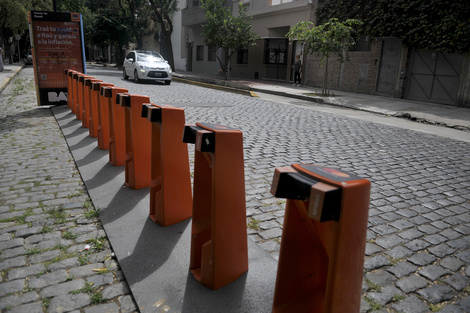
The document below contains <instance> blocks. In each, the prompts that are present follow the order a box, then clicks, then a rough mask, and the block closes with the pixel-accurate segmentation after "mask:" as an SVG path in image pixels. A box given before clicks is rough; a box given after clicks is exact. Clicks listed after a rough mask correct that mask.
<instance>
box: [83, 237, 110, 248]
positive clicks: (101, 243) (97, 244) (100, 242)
mask: <svg viewBox="0 0 470 313" xmlns="http://www.w3.org/2000/svg"><path fill="white" fill-rule="evenodd" d="M86 242H87V243H89V244H91V245H92V246H93V249H94V250H96V251H102V250H104V249H105V245H106V237H100V238H98V239H96V238H92V239H88V240H87V241H86Z"/></svg>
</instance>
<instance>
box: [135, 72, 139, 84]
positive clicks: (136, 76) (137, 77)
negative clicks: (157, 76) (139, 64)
mask: <svg viewBox="0 0 470 313" xmlns="http://www.w3.org/2000/svg"><path fill="white" fill-rule="evenodd" d="M134 81H135V82H136V83H138V82H140V79H139V75H138V74H137V70H134Z"/></svg>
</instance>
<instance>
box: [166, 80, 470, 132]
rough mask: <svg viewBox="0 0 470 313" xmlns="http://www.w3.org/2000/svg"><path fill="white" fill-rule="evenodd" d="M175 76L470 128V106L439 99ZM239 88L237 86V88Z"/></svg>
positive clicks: (221, 86) (282, 83) (245, 90)
mask: <svg viewBox="0 0 470 313" xmlns="http://www.w3.org/2000/svg"><path fill="white" fill-rule="evenodd" d="M173 75H174V76H173V77H174V78H176V79H175V80H184V81H186V82H187V81H192V82H197V83H200V84H202V85H206V86H207V87H214V86H218V87H219V88H227V89H232V90H231V91H236V90H241V91H244V92H245V93H246V94H249V93H250V92H252V93H255V94H256V93H269V94H275V95H279V96H284V97H290V98H296V99H300V100H306V101H312V102H317V103H322V104H328V105H334V106H339V107H344V108H350V109H354V110H361V111H366V112H372V113H377V114H382V115H387V116H395V117H400V118H406V119H410V120H415V121H417V122H421V123H428V124H432V125H440V126H445V127H450V128H455V129H459V130H464V131H470V108H461V107H455V106H449V105H441V104H435V103H427V102H419V101H410V100H404V99H397V98H389V97H381V96H375V95H367V94H359V93H350V92H345V91H332V93H333V94H334V96H333V97H321V96H319V94H321V89H320V88H316V87H311V86H292V84H291V83H287V82H285V81H273V80H263V79H257V80H249V79H237V78H232V79H230V80H228V81H226V80H223V79H221V78H220V77H216V76H212V77H211V76H207V75H196V74H193V73H188V72H185V73H174V74H173ZM233 89H235V90H233Z"/></svg>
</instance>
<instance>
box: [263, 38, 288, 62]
mask: <svg viewBox="0 0 470 313" xmlns="http://www.w3.org/2000/svg"><path fill="white" fill-rule="evenodd" d="M288 47H289V40H288V39H265V40H264V64H287V49H288Z"/></svg>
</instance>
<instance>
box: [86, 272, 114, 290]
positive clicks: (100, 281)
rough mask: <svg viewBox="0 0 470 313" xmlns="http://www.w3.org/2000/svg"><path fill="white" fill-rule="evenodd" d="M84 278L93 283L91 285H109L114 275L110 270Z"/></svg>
mask: <svg viewBox="0 0 470 313" xmlns="http://www.w3.org/2000/svg"><path fill="white" fill-rule="evenodd" d="M86 280H87V282H89V283H93V287H96V286H103V285H111V284H112V283H113V282H114V275H113V273H112V272H108V273H105V274H99V275H95V276H90V277H87V279H86Z"/></svg>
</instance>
